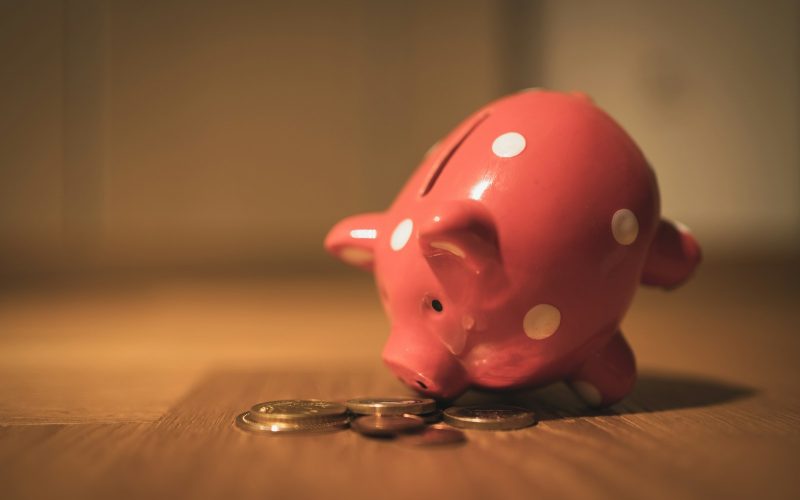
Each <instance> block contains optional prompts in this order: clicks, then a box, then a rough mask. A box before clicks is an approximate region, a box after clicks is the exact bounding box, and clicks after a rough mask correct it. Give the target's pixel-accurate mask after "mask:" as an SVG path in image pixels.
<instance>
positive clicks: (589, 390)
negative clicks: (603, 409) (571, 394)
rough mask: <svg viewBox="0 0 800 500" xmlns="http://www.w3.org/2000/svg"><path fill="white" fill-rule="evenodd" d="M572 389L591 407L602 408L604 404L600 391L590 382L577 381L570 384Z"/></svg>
mask: <svg viewBox="0 0 800 500" xmlns="http://www.w3.org/2000/svg"><path fill="white" fill-rule="evenodd" d="M570 385H571V386H572V389H573V390H574V391H575V392H577V393H578V396H580V397H581V399H582V400H583V401H584V402H586V404H588V405H589V406H600V404H601V403H602V402H603V396H602V395H601V394H600V391H598V390H597V387H595V386H593V385H592V384H590V383H589V382H585V381H583V380H576V381H574V382H572V383H571V384H570Z"/></svg>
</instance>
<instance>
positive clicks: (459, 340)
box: [429, 318, 467, 356]
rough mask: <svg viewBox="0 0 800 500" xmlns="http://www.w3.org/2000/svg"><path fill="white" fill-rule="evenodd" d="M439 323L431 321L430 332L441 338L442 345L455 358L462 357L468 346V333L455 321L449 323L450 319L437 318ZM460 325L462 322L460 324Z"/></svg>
mask: <svg viewBox="0 0 800 500" xmlns="http://www.w3.org/2000/svg"><path fill="white" fill-rule="evenodd" d="M436 319H439V321H435V320H434V321H431V323H432V324H431V325H430V328H429V329H430V330H432V331H433V333H434V335H436V336H437V337H439V340H441V341H442V344H444V346H445V347H446V348H447V350H448V351H450V353H451V354H452V355H454V356H458V355H460V354H461V353H462V352H464V347H465V346H466V344H467V332H466V331H465V330H464V328H462V326H461V324H454V322H453V321H448V319H449V318H436ZM459 323H460V322H459Z"/></svg>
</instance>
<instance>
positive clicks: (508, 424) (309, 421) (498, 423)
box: [236, 397, 536, 446]
mask: <svg viewBox="0 0 800 500" xmlns="http://www.w3.org/2000/svg"><path fill="white" fill-rule="evenodd" d="M442 418H444V422H445V423H446V424H447V425H444V424H434V425H428V424H431V423H435V422H438V421H439V420H441V419H442ZM535 423H536V414H535V413H534V412H533V411H531V410H528V409H525V408H519V407H516V406H505V405H496V406H453V407H450V408H447V409H446V410H444V413H442V412H441V411H439V410H438V409H437V408H436V402H435V401H434V400H433V399H428V398H413V397H370V398H357V399H351V400H348V401H346V402H345V403H344V404H340V403H334V402H330V401H321V400H316V399H307V400H302V399H287V400H280V401H268V402H266V403H259V404H257V405H254V406H253V407H252V408H250V411H247V412H244V413H242V414H241V415H239V416H238V417H236V425H237V426H238V427H239V428H241V429H243V430H246V431H250V432H256V433H261V434H283V433H298V432H302V433H310V432H328V431H333V430H339V429H344V428H347V427H348V425H350V426H351V427H352V428H353V430H355V431H356V432H358V433H360V434H363V435H365V436H370V437H380V438H391V439H395V438H396V439H397V440H398V441H399V442H401V443H403V444H408V445H412V446H431V445H443V444H454V443H461V442H463V441H465V440H466V436H465V434H464V433H463V432H462V431H460V430H458V429H454V428H453V427H459V428H462V429H477V430H511V429H521V428H523V427H528V426H531V425H534V424H535ZM449 426H452V427H449Z"/></svg>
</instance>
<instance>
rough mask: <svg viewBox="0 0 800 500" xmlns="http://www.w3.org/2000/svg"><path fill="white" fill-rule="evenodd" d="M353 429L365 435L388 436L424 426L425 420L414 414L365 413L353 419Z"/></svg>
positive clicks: (351, 425)
mask: <svg viewBox="0 0 800 500" xmlns="http://www.w3.org/2000/svg"><path fill="white" fill-rule="evenodd" d="M350 427H352V428H353V430H355V431H357V432H359V433H361V434H364V435H366V436H380V437H389V436H395V435H397V434H401V433H403V432H411V431H416V430H419V429H422V428H423V427H425V421H424V420H422V419H421V418H419V417H417V416H416V415H365V416H363V417H358V418H357V419H355V420H353V422H352V423H351V424H350Z"/></svg>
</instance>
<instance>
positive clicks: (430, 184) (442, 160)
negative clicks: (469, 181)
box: [420, 113, 489, 198]
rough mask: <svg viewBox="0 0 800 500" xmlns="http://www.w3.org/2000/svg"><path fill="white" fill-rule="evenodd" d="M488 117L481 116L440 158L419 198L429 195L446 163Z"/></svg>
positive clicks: (487, 114) (486, 115)
mask: <svg viewBox="0 0 800 500" xmlns="http://www.w3.org/2000/svg"><path fill="white" fill-rule="evenodd" d="M488 117H489V113H486V114H485V115H481V116H480V117H479V118H478V119H477V120H475V122H474V123H473V124H472V125H471V126H470V127H469V128H468V129H467V131H466V132H465V133H464V135H463V136H461V138H460V139H458V141H457V142H456V143H455V145H454V146H453V147H452V149H450V151H448V152H447V154H446V155H444V156H443V157H440V160H439V161H438V164H437V165H436V166H435V167H434V168H433V171H432V172H431V174H430V176H429V177H428V182H426V183H425V187H424V189H423V190H422V192H420V198H421V197H423V196H425V195H427V194H428V193H430V191H431V189H433V185H434V184H436V181H437V180H439V176H441V175H442V172H443V171H444V167H445V166H446V165H447V163H448V162H449V161H450V159H451V158H452V157H453V155H454V154H456V151H458V148H460V147H461V145H462V144H464V141H466V140H467V137H469V136H470V135H471V134H472V132H474V131H475V129H476V128H478V125H480V124H481V123H483V121H484V120H486V119H487V118H488Z"/></svg>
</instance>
